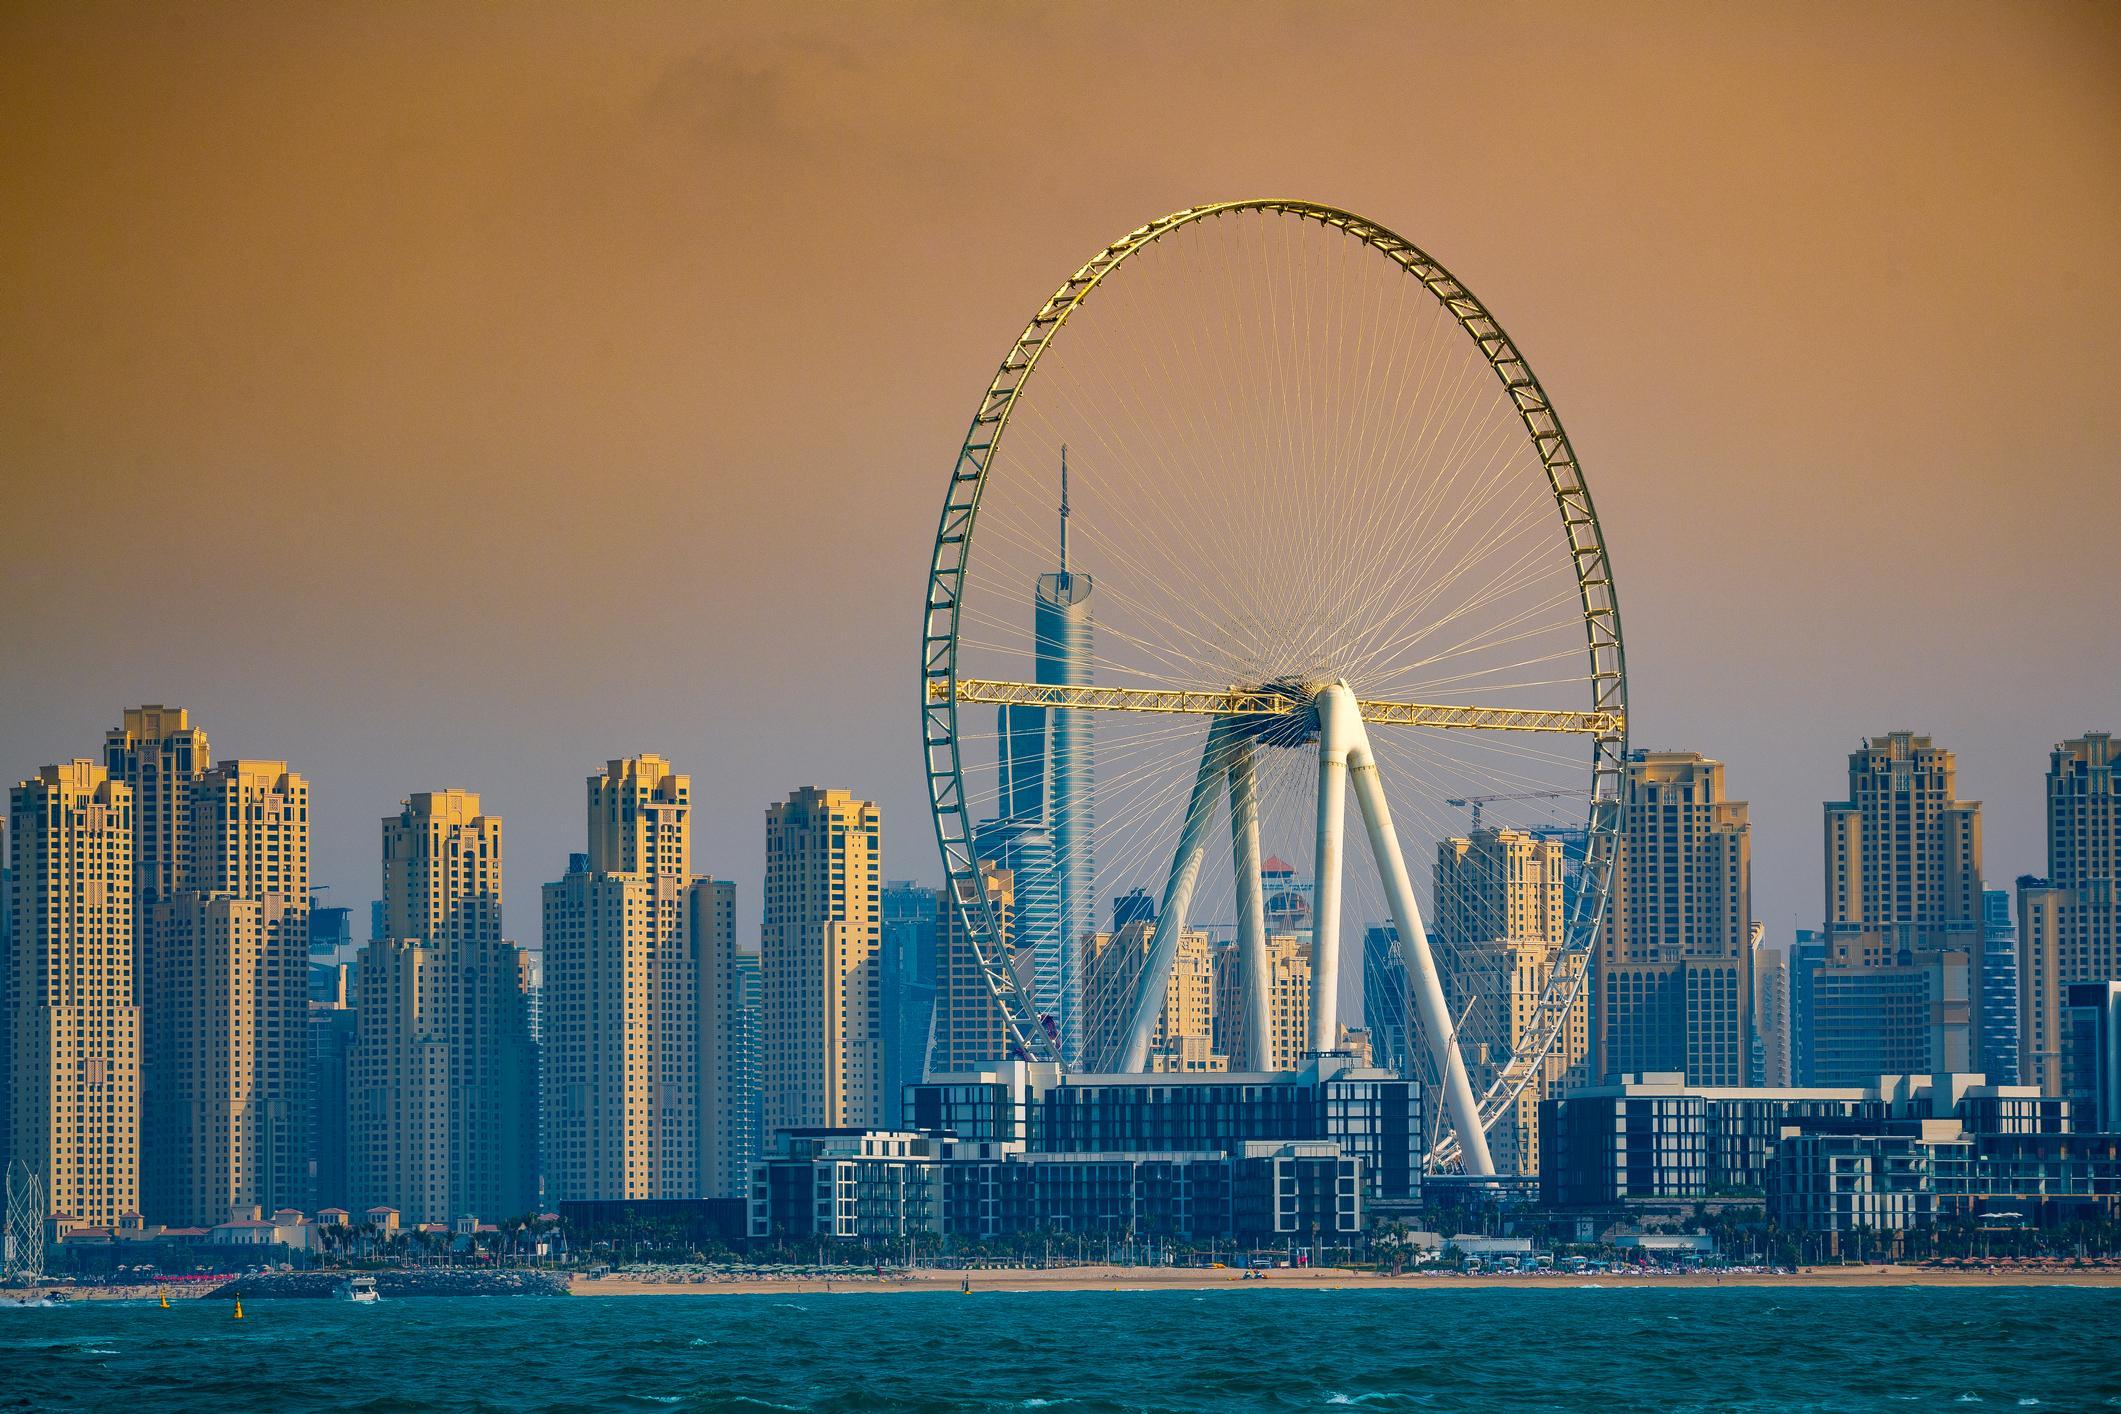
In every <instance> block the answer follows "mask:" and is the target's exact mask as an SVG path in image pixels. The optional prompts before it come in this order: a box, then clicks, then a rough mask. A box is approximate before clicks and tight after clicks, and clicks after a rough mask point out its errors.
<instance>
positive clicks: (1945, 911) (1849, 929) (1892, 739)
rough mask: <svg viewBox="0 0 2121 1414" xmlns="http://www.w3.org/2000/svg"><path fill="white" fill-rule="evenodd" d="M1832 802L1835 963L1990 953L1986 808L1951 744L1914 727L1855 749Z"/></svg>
mask: <svg viewBox="0 0 2121 1414" xmlns="http://www.w3.org/2000/svg"><path fill="white" fill-rule="evenodd" d="M1848 762H1849V798H1848V799H1847V800H1841V801H1828V802H1827V804H1826V932H1827V942H1828V945H1829V946H1830V947H1831V949H1832V951H1833V959H1832V960H1833V962H1834V964H1835V965H1836V966H1841V965H1853V964H1861V963H1891V962H1895V961H1898V960H1900V959H1901V958H1903V957H1907V956H1911V955H1913V954H1915V953H1922V952H1959V953H1964V954H1965V955H1966V956H1967V957H1968V958H1970V959H1971V958H1977V957H1978V956H1979V954H1980V951H1981V806H1980V803H1979V802H1978V801H1963V800H1959V799H1957V798H1956V796H1957V791H1956V789H1955V787H1956V785H1957V778H1958V765H1957V762H1956V760H1955V758H1954V757H1953V755H1952V753H1951V752H1950V751H1947V750H1945V749H1944V748H1943V747H1940V746H1936V745H1934V744H1932V743H1931V741H1930V739H1929V738H1928V737H1926V736H1917V735H1915V734H1914V733H1912V732H1890V733H1888V734H1886V735H1885V736H1878V737H1871V738H1870V739H1869V740H1867V741H1865V742H1864V744H1863V749H1862V750H1860V751H1855V752H1851V753H1850V754H1849V759H1848Z"/></svg>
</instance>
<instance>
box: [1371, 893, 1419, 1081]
mask: <svg viewBox="0 0 2121 1414" xmlns="http://www.w3.org/2000/svg"><path fill="white" fill-rule="evenodd" d="M1413 1017H1414V1003H1413V997H1412V995H1411V994H1410V993H1409V992H1408V991H1407V961H1406V959H1405V958H1404V957H1401V956H1400V953H1399V929H1398V928H1396V927H1394V926H1393V925H1392V924H1390V923H1373V924H1371V925H1370V926H1369V927H1368V928H1365V929H1364V930H1363V935H1362V1022H1363V1025H1364V1026H1365V1027H1367V1028H1368V1029H1369V1032H1370V1047H1371V1054H1372V1055H1373V1057H1374V1058H1375V1060H1376V1062H1377V1064H1378V1065H1380V1066H1382V1067H1384V1068H1385V1069H1386V1070H1389V1071H1391V1072H1392V1073H1393V1074H1394V1075H1412V1074H1414V1073H1415V1072H1413V1071H1412V1070H1410V1069H1408V1067H1409V1066H1410V1065H1411V1064H1412V1063H1413V1053H1412V1052H1411V1051H1410V1050H1409V1049H1408V1046H1409V1032H1410V1030H1411V1028H1412V1026H1413Z"/></svg>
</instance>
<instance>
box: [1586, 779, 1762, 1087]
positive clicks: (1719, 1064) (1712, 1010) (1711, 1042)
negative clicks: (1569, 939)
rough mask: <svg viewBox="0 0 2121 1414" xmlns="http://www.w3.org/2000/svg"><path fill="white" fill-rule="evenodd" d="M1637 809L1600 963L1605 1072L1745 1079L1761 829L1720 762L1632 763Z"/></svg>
mask: <svg viewBox="0 0 2121 1414" xmlns="http://www.w3.org/2000/svg"><path fill="white" fill-rule="evenodd" d="M1628 791H1629V795H1628V808H1627V812H1626V821H1625V824H1624V825H1623V826H1622V829H1621V834H1620V839H1619V847H1618V849H1617V850H1616V851H1615V854H1614V863H1613V896H1612V900H1611V902H1610V904H1609V905H1608V907H1607V909H1606V921H1605V929H1604V931H1603V933H1602V934H1601V936H1600V939H1599V945H1598V964H1597V968H1598V970H1597V978H1596V980H1597V997H1598V1011H1597V1015H1596V1018H1595V1021H1596V1026H1597V1032H1598V1035H1597V1064H1598V1070H1599V1073H1600V1075H1601V1076H1611V1075H1618V1074H1621V1073H1624V1072H1634V1071H1649V1070H1662V1071H1674V1070H1676V1071H1683V1072H1685V1074H1686V1077H1687V1079H1688V1080H1689V1081H1691V1082H1693V1083H1694V1084H1696V1085H1743V1084H1744V1083H1745V1076H1746V1069H1747V1059H1748V1056H1749V1054H1750V1052H1751V1049H1752V1031H1753V985H1752V968H1751V956H1750V942H1751V934H1752V895H1753V885H1752V868H1753V845H1752V827H1751V826H1750V825H1749V824H1748V823H1747V819H1746V807H1745V804H1744V802H1742V801H1735V800H1728V799H1726V798H1725V797H1724V783H1723V763H1722V762H1720V761H1712V760H1710V759H1709V758H1707V757H1705V756H1703V755H1701V754H1700V753H1699V752H1693V751H1636V752H1633V753H1631V754H1630V756H1629V758H1628Z"/></svg>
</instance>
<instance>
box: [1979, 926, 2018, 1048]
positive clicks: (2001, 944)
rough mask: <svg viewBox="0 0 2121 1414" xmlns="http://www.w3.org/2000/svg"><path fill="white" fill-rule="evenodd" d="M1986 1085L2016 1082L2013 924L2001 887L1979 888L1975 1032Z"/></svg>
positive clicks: (2015, 944) (2015, 943)
mask: <svg viewBox="0 0 2121 1414" xmlns="http://www.w3.org/2000/svg"><path fill="white" fill-rule="evenodd" d="M1976 1061H1977V1063H1978V1064H1979V1066H1980V1068H1981V1071H1982V1073H1983V1074H1985V1075H1987V1076H1988V1083H1989V1084H1991V1085H2016V1084H2017V1083H2018V925H2017V923H2016V922H2015V921H2013V919H2012V916H2011V896H2010V891H2009V890H2007V889H1983V890H1982V891H1981V1036H1980V1054H1979V1055H1978V1056H1977V1057H1976Z"/></svg>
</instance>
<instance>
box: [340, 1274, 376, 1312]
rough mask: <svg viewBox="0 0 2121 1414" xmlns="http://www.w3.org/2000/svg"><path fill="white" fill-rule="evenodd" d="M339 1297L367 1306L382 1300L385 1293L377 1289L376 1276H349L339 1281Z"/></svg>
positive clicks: (342, 1299)
mask: <svg viewBox="0 0 2121 1414" xmlns="http://www.w3.org/2000/svg"><path fill="white" fill-rule="evenodd" d="M339 1299H340V1300H341V1301H351V1302H354V1303H355V1304H356V1305H361V1306H367V1305H371V1304H373V1303H374V1302H377V1301H381V1300H382V1299H383V1293H382V1292H380V1291H378V1290H376V1279H375V1278H374V1277H348V1278H347V1279H346V1280H344V1281H342V1282H340V1283H339Z"/></svg>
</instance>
